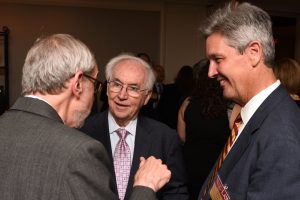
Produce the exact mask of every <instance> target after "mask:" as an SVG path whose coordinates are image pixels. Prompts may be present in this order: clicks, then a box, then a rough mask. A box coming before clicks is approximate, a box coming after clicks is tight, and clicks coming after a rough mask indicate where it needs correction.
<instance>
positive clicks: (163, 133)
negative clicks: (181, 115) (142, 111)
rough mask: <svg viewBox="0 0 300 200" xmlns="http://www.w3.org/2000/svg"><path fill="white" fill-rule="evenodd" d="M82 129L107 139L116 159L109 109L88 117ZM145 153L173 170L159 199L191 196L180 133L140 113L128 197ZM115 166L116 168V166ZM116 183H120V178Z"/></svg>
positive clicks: (103, 139) (105, 144)
mask: <svg viewBox="0 0 300 200" xmlns="http://www.w3.org/2000/svg"><path fill="white" fill-rule="evenodd" d="M82 131H83V132H85V133H87V134H88V135H90V136H91V137H93V138H95V139H97V140H99V141H101V142H102V143H103V145H104V146H105V148H106V149H107V151H108V154H109V157H110V161H111V163H113V156H112V150H111V143H110V136H109V128H108V111H105V112H102V113H99V114H96V115H94V116H91V117H90V118H88V119H87V120H86V122H85V125H84V127H83V128H82ZM141 156H144V157H145V158H147V157H149V156H155V157H156V158H160V159H161V160H162V161H163V163H165V164H166V165H167V166H168V168H169V169H170V171H171V172H172V178H171V180H170V182H169V183H168V184H166V186H165V187H163V188H162V189H161V191H160V192H159V193H158V194H157V196H158V198H159V199H172V200H176V199H188V192H187V188H186V172H185V167H184V162H183V157H182V149H181V145H180V142H179V138H178V134H177V133H176V132H175V131H174V130H173V129H170V128H169V127H168V126H166V125H164V124H162V123H160V122H157V121H155V120H153V119H150V118H148V117H143V116H139V117H138V121H137V129H136V138H135V147H134V155H133V161H132V166H131V172H130V177H129V183H128V187H127V191H126V196H125V199H128V194H130V192H131V190H132V185H133V179H134V175H135V173H136V171H137V169H138V167H139V162H140V161H139V157H141ZM111 170H114V169H113V167H112V168H111ZM115 187H117V186H116V182H115Z"/></svg>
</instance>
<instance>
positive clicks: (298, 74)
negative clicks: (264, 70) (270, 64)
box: [274, 58, 300, 107]
mask: <svg viewBox="0 0 300 200" xmlns="http://www.w3.org/2000/svg"><path fill="white" fill-rule="evenodd" d="M274 73H275V76H276V77H277V78H278V79H279V80H280V81H281V83H282V85H283V86H284V87H285V88H286V89H287V91H288V92H289V93H290V95H291V97H292V98H293V99H294V101H295V102H296V103H297V105H298V107H300V65H299V63H298V62H297V61H296V60H294V59H292V58H281V59H279V60H277V61H276V63H275V68H274Z"/></svg>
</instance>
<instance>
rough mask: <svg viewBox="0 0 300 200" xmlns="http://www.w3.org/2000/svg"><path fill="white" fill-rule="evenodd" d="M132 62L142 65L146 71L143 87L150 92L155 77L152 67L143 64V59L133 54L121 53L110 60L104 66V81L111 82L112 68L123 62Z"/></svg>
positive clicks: (145, 63)
mask: <svg viewBox="0 0 300 200" xmlns="http://www.w3.org/2000/svg"><path fill="white" fill-rule="evenodd" d="M128 60H130V61H133V62H136V63H138V64H140V65H142V66H143V67H144V68H145V69H146V71H147V79H146V80H145V82H144V83H145V87H146V89H147V90H152V88H153V85H154V82H155V75H154V72H153V69H152V67H151V66H150V65H149V64H148V63H147V62H145V61H144V60H143V59H141V58H139V57H136V56H134V55H133V54H130V53H123V54H120V55H118V56H116V57H114V58H112V59H111V60H110V61H109V62H108V63H107V65H106V70H105V76H106V80H107V81H109V80H111V77H112V70H113V68H114V67H116V66H117V65H118V64H119V63H121V62H123V61H128Z"/></svg>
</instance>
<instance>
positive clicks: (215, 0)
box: [0, 0, 300, 17]
mask: <svg viewBox="0 0 300 200" xmlns="http://www.w3.org/2000/svg"><path fill="white" fill-rule="evenodd" d="M228 1H230V0H0V2H6V3H7V2H8V3H22V4H24V3H25V4H26V3H29V4H56V5H79V6H95V7H98V6H99V5H100V6H102V5H104V6H105V5H108V6H109V5H112V4H114V5H116V4H120V5H126V4H130V6H134V5H139V4H143V5H144V6H149V7H151V6H152V7H153V4H157V5H158V4H162V3H168V2H169V3H170V2H171V3H182V4H195V5H203V6H219V5H220V4H224V3H225V2H228ZM239 2H244V0H243V1H239ZM247 2H250V3H253V4H255V5H257V6H260V7H262V8H263V9H264V10H266V11H269V12H271V13H279V14H283V15H292V16H299V17H300V9H299V8H300V1H299V0H248V1H247Z"/></svg>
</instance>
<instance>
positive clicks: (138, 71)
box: [112, 60, 147, 84]
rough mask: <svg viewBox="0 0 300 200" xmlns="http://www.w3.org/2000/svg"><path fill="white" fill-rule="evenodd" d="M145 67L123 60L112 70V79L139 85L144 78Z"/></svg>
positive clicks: (132, 61)
mask: <svg viewBox="0 0 300 200" xmlns="http://www.w3.org/2000/svg"><path fill="white" fill-rule="evenodd" d="M146 74H147V70H146V69H145V67H144V66H143V65H142V64H140V63H138V62H136V61H134V60H124V61H121V62H120V63H118V64H117V65H116V66H115V67H114V68H113V70H112V78H113V79H118V80H120V81H122V82H124V83H128V84H140V83H143V81H144V80H145V78H146Z"/></svg>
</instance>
